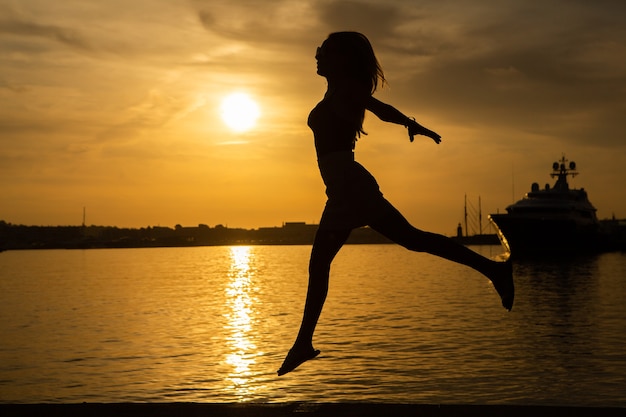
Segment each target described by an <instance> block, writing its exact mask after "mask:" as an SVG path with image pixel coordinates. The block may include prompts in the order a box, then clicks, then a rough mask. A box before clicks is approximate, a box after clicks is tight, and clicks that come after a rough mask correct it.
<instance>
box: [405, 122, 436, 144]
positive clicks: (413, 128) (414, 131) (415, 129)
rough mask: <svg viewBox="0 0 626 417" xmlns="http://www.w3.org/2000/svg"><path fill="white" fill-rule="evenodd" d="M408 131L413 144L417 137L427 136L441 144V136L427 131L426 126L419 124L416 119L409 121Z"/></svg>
mask: <svg viewBox="0 0 626 417" xmlns="http://www.w3.org/2000/svg"><path fill="white" fill-rule="evenodd" d="M407 129H408V130H409V139H410V140H411V142H413V139H414V136H415V135H422V136H427V137H429V138H431V139H432V140H434V141H435V143H440V142H441V136H440V135H439V134H438V133H436V132H433V131H432V130H430V129H426V128H425V127H424V126H422V125H420V124H419V123H417V122H416V121H415V120H414V119H409V122H408V124H407Z"/></svg>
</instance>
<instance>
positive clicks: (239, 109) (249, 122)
mask: <svg viewBox="0 0 626 417" xmlns="http://www.w3.org/2000/svg"><path fill="white" fill-rule="evenodd" d="M260 114H261V112H260V110H259V106H258V104H257V103H256V102H255V101H254V100H253V99H252V98H250V96H249V95H248V94H246V93H232V94H230V95H228V96H226V97H225V98H224V100H222V105H221V116H222V120H223V121H224V123H226V125H227V126H228V127H230V128H231V129H232V130H233V131H235V132H245V131H247V130H250V129H252V128H253V127H254V126H255V124H256V121H257V119H258V118H259V116H260Z"/></svg>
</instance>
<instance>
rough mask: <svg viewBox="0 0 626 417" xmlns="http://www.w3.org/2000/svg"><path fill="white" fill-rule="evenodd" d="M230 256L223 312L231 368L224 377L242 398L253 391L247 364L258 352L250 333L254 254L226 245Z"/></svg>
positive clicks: (241, 247)
mask: <svg viewBox="0 0 626 417" xmlns="http://www.w3.org/2000/svg"><path fill="white" fill-rule="evenodd" d="M230 258H231V265H230V272H229V284H228V287H227V288H226V303H227V306H228V309H227V311H226V313H225V316H226V319H227V323H226V328H227V330H229V331H230V337H229V338H228V344H229V347H230V352H229V353H228V354H227V355H226V359H225V362H226V363H227V364H228V365H230V366H231V367H232V370H231V372H230V374H229V376H228V379H229V380H230V381H231V382H232V384H233V388H234V389H236V390H237V392H238V394H239V396H240V398H241V399H242V400H243V399H245V398H246V397H249V396H250V395H251V394H253V393H254V391H255V386H254V384H251V379H252V377H253V372H252V369H251V367H252V366H253V365H254V364H255V362H256V359H255V358H256V356H257V355H258V352H257V349H256V345H255V343H254V340H253V338H252V337H251V334H250V333H251V330H252V325H253V323H254V313H255V310H254V303H255V299H254V295H253V294H254V282H253V281H254V274H255V271H254V268H252V266H251V263H252V262H253V260H254V256H253V254H252V252H251V249H250V247H248V246H233V247H231V248H230Z"/></svg>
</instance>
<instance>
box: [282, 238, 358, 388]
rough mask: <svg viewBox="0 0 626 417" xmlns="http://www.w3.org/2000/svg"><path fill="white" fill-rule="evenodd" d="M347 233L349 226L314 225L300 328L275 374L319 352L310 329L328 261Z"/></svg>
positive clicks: (322, 292) (319, 305) (322, 296)
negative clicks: (345, 227)
mask: <svg viewBox="0 0 626 417" xmlns="http://www.w3.org/2000/svg"><path fill="white" fill-rule="evenodd" d="M348 236H350V229H345V230H327V229H322V228H320V229H318V231H317V233H316V235H315V242H314V243H313V249H312V250H311V259H310V261H309V287H308V289H307V295H306V302H305V305H304V313H303V315H302V323H301V325H300V331H299V332H298V337H297V338H296V341H295V343H294V344H293V347H292V348H291V350H289V353H288V354H287V357H286V358H285V361H284V362H283V365H282V366H281V367H280V369H279V370H278V375H284V374H286V373H287V372H290V371H293V370H294V369H296V368H297V367H298V366H299V365H301V364H302V363H304V362H306V361H307V360H309V359H313V358H314V357H316V356H317V355H318V354H319V353H320V352H319V350H315V349H313V332H314V331H315V326H316V325H317V321H318V319H319V317H320V314H321V313H322V307H323V306H324V301H326V295H327V294H328V280H329V276H330V264H331V263H332V261H333V259H334V258H335V255H337V252H339V249H341V247H342V246H343V244H344V243H345V242H346V240H347V239H348Z"/></svg>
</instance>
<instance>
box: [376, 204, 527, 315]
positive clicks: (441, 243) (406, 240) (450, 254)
mask: <svg viewBox="0 0 626 417" xmlns="http://www.w3.org/2000/svg"><path fill="white" fill-rule="evenodd" d="M370 227H371V228H372V229H374V230H376V231H377V232H379V233H380V234H382V235H384V236H386V237H387V238H389V239H391V240H393V241H394V242H396V243H398V244H400V245H402V246H404V247H405V248H407V249H410V250H412V251H416V252H426V253H430V254H433V255H437V256H440V257H442V258H445V259H448V260H450V261H454V262H458V263H460V264H463V265H467V266H469V267H471V268H474V269H475V270H477V271H479V272H481V273H482V274H483V275H485V276H486V277H487V278H489V280H491V282H492V283H493V285H494V287H495V289H496V291H497V292H498V294H499V295H500V298H501V299H502V306H503V307H504V308H506V309H507V310H509V311H510V310H511V308H512V307H513V298H514V294H515V290H514V286H513V271H512V267H511V262H510V261H507V262H496V261H492V260H490V259H488V258H485V257H484V256H481V255H479V254H478V253H476V252H474V251H473V250H471V249H469V248H467V247H465V246H463V245H461V244H460V243H457V242H455V241H454V240H452V239H450V238H449V237H446V236H443V235H439V234H436V233H430V232H425V231H422V230H419V229H417V228H415V227H413V226H412V225H411V224H410V223H409V222H408V221H407V220H406V219H405V218H404V216H402V214H401V213H400V212H399V211H398V210H396V209H395V208H394V207H393V206H392V205H391V204H389V207H388V210H387V212H386V213H385V215H384V216H381V217H380V218H379V219H378V220H376V221H374V222H372V223H371V224H370Z"/></svg>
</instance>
